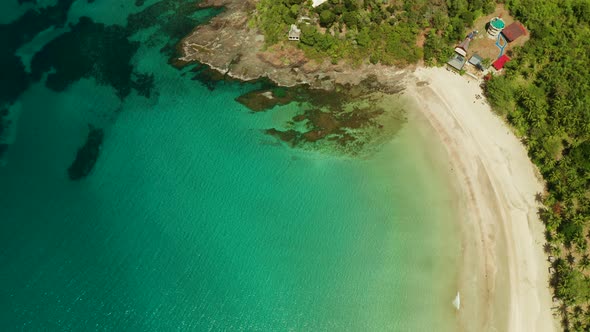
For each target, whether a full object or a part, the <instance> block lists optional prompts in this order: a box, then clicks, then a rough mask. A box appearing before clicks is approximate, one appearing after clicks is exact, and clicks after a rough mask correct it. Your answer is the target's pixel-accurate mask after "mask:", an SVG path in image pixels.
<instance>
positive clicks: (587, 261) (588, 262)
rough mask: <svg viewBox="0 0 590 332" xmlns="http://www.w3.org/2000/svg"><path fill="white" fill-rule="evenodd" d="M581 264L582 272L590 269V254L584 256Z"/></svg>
mask: <svg viewBox="0 0 590 332" xmlns="http://www.w3.org/2000/svg"><path fill="white" fill-rule="evenodd" d="M579 264H580V268H582V271H584V270H585V269H587V268H588V267H590V256H589V255H588V254H584V255H583V256H582V259H581V260H580V263H579Z"/></svg>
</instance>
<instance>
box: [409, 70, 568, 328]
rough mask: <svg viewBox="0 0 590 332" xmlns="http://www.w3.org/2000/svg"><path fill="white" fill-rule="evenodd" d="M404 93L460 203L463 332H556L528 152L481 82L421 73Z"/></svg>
mask: <svg viewBox="0 0 590 332" xmlns="http://www.w3.org/2000/svg"><path fill="white" fill-rule="evenodd" d="M407 86H408V88H407V90H406V92H405V94H406V95H409V96H410V97H413V98H414V99H415V100H416V103H417V105H418V108H419V109H420V110H422V111H423V114H424V115H425V117H426V118H427V119H428V121H429V122H430V124H431V125H432V128H433V129H434V130H435V131H436V134H437V135H438V136H439V137H440V139H441V140H443V143H444V144H445V146H446V148H447V152H448V153H449V159H450V162H451V168H452V172H453V173H454V174H455V175H456V177H457V181H458V183H459V190H460V191H461V192H462V196H463V199H462V202H461V206H462V213H463V218H462V219H463V220H461V223H462V237H463V244H462V251H463V260H464V261H463V264H462V267H463V269H462V271H461V278H460V279H461V280H460V281H459V291H460V292H461V307H462V308H461V310H459V311H458V315H459V320H460V324H461V328H462V330H464V331H537V332H540V331H556V330H559V325H558V322H557V320H556V319H555V318H554V317H553V316H552V311H551V306H552V303H551V294H550V290H549V288H548V287H549V286H548V278H549V274H548V267H549V263H548V262H547V261H546V260H547V258H546V256H545V255H544V253H543V250H542V246H543V243H544V238H543V229H544V227H543V225H542V223H541V222H540V221H539V219H538V217H537V214H536V211H537V203H536V202H535V194H536V193H538V192H542V190H543V184H542V182H541V180H540V179H539V177H538V176H537V175H536V170H535V168H534V166H533V164H532V163H531V161H530V160H529V159H528V157H527V153H526V150H525V148H524V146H523V145H522V144H521V142H520V141H519V140H518V138H516V137H515V135H514V134H512V132H511V131H510V130H509V128H508V126H507V125H506V124H505V123H504V122H503V121H502V120H501V119H500V118H499V117H498V116H496V115H495V114H493V113H492V111H491V109H490V107H489V105H488V104H487V103H486V102H485V98H481V99H480V98H476V95H482V90H481V88H480V87H479V83H478V82H477V81H475V80H471V81H469V80H468V78H466V77H461V76H459V75H458V74H455V73H452V72H449V71H447V70H446V69H444V68H419V69H417V70H416V71H415V73H414V74H413V75H411V76H410V78H409V79H408V82H407ZM451 301H452V299H449V303H451Z"/></svg>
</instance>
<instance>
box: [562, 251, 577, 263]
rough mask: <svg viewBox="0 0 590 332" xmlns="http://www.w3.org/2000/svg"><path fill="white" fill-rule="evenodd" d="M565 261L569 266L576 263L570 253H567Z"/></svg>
mask: <svg viewBox="0 0 590 332" xmlns="http://www.w3.org/2000/svg"><path fill="white" fill-rule="evenodd" d="M565 258H566V259H567V262H568V263H569V264H570V265H574V263H575V262H576V258H575V257H574V255H572V253H571V252H570V253H568V254H567V256H566V257H565Z"/></svg>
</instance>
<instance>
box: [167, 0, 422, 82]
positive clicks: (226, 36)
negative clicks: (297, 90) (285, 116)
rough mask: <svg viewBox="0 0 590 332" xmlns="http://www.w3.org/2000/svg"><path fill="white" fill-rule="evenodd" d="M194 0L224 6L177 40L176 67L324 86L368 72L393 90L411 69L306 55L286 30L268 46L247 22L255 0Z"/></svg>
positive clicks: (244, 78)
mask: <svg viewBox="0 0 590 332" xmlns="http://www.w3.org/2000/svg"><path fill="white" fill-rule="evenodd" d="M198 6H199V7H201V8H209V7H224V8H225V10H224V12H222V13H221V14H219V15H217V16H215V17H214V18H212V19H211V21H209V22H208V23H207V24H203V25H199V26H197V27H196V28H195V29H194V30H193V31H192V32H191V33H190V34H189V35H188V36H186V37H185V38H183V39H182V40H181V41H180V43H179V44H178V46H177V50H178V53H179V55H180V56H179V57H178V58H175V59H173V60H172V63H173V64H174V65H175V66H177V67H183V66H185V65H187V64H190V63H194V62H198V63H202V64H206V65H208V66H209V67H210V68H211V69H213V70H216V71H219V72H220V73H222V74H223V75H224V76H228V77H232V78H235V79H239V80H241V81H252V80H257V79H260V78H268V79H270V80H271V81H273V82H275V83H276V84H277V85H280V86H287V87H291V86H295V85H300V84H304V85H308V86H309V87H310V88H313V89H324V90H333V89H335V88H336V87H337V86H338V85H357V84H359V83H360V82H361V81H363V80H365V79H366V78H368V77H372V78H374V79H376V80H377V82H379V83H380V86H381V88H380V90H381V91H383V92H387V91H384V90H388V87H390V88H391V90H392V91H391V92H392V93H395V92H398V91H399V86H400V84H399V83H400V81H402V80H403V78H404V77H405V76H406V75H407V73H408V72H411V70H412V69H413V68H406V69H403V70H402V69H399V68H395V67H391V66H384V65H379V64H378V65H373V64H368V63H367V64H360V65H356V66H354V65H352V64H349V63H345V62H344V61H340V62H339V63H337V64H333V63H332V62H331V61H329V60H324V61H318V60H315V59H309V58H307V57H306V56H305V54H304V52H303V51H302V50H301V49H299V48H298V47H297V45H296V43H297V42H296V41H288V40H287V34H285V42H283V43H279V44H277V45H273V46H271V47H268V48H267V46H266V45H265V42H264V36H263V35H262V34H260V33H259V32H258V30H257V29H256V28H252V27H251V25H250V24H249V20H250V18H251V17H252V14H253V13H254V12H255V10H256V1H255V0H204V1H203V2H201V3H199V5H198Z"/></svg>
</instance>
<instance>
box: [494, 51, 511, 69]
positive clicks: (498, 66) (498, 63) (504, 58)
mask: <svg viewBox="0 0 590 332" xmlns="http://www.w3.org/2000/svg"><path fill="white" fill-rule="evenodd" d="M508 61H510V58H509V57H508V56H507V55H506V54H504V55H502V56H501V57H499V58H498V60H496V61H494V63H492V66H493V67H494V68H496V70H501V69H502V68H504V65H505V64H506V62H508Z"/></svg>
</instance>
